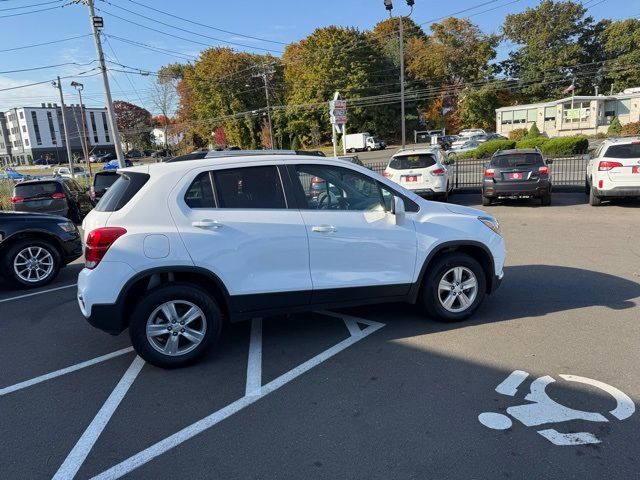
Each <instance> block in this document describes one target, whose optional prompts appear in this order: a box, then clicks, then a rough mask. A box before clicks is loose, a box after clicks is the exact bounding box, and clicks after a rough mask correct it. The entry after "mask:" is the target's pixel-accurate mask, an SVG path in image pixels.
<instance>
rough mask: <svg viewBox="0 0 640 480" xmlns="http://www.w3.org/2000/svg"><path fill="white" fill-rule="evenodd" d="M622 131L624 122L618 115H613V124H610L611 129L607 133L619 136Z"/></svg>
mask: <svg viewBox="0 0 640 480" xmlns="http://www.w3.org/2000/svg"><path fill="white" fill-rule="evenodd" d="M621 133H622V124H621V123H620V120H619V119H618V117H613V120H611V124H610V125H609V129H608V130H607V134H608V135H609V136H610V137H617V136H619V135H620V134H621Z"/></svg>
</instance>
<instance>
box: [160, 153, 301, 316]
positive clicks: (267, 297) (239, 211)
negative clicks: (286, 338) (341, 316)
mask: <svg viewBox="0 0 640 480" xmlns="http://www.w3.org/2000/svg"><path fill="white" fill-rule="evenodd" d="M196 173H197V175H196ZM285 174H286V171H285ZM194 175H195V176H194ZM192 177H193V180H192V181H188V182H185V183H184V184H181V185H182V186H181V187H179V189H178V191H177V193H176V195H177V198H170V199H169V208H170V209H171V212H172V215H173V217H174V219H175V221H176V224H177V227H178V230H179V232H180V236H181V237H182V239H183V241H184V244H185V246H186V248H187V251H188V252H189V255H190V256H191V258H192V260H193V263H194V264H195V266H197V267H202V268H204V269H206V270H209V271H210V272H213V273H214V274H215V275H217V276H218V277H219V278H220V280H221V281H222V282H223V283H224V285H225V287H226V288H227V290H228V291H229V294H230V295H231V297H232V298H231V300H232V302H233V306H234V308H235V309H236V310H237V311H240V312H243V313H246V312H251V311H255V310H265V309H271V308H282V307H290V306H298V305H306V304H308V303H309V301H310V297H311V277H310V274H309V247H308V241H307V233H306V230H305V226H304V222H303V221H302V216H301V214H300V211H299V210H298V209H296V208H293V207H292V206H290V205H289V202H288V200H287V198H286V197H285V194H284V189H283V185H282V178H281V172H280V169H279V168H278V167H276V166H273V165H268V166H235V165H234V167H233V168H220V169H216V170H212V171H209V170H202V171H200V172H199V173H198V172H194V173H193V174H192Z"/></svg>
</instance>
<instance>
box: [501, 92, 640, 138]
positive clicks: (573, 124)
mask: <svg viewBox="0 0 640 480" xmlns="http://www.w3.org/2000/svg"><path fill="white" fill-rule="evenodd" d="M614 117H618V119H619V120H620V123H621V124H622V125H625V124H627V123H632V122H638V121H640V87H638V88H628V89H626V90H624V91H623V92H621V93H618V94H615V95H594V96H583V95H580V96H578V95H576V96H575V97H573V98H572V97H566V98H562V99H560V100H553V101H551V102H544V103H532V104H529V105H514V106H511V107H502V108H498V109H497V110H496V132H497V133H500V134H502V135H508V134H509V132H510V131H512V130H515V129H517V128H526V129H529V128H531V125H533V123H536V125H537V126H538V130H540V132H543V133H545V134H547V135H548V136H549V137H566V136H569V135H578V134H583V135H594V134H596V133H606V132H607V130H608V128H609V125H610V124H611V121H612V120H613V118H614Z"/></svg>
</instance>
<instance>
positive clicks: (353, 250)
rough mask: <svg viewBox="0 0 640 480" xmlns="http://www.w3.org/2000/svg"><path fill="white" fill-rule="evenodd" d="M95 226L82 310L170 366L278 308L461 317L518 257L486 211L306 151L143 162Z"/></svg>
mask: <svg viewBox="0 0 640 480" xmlns="http://www.w3.org/2000/svg"><path fill="white" fill-rule="evenodd" d="M309 177H320V178H322V179H324V181H325V184H326V185H327V187H328V190H329V192H328V193H330V194H327V195H326V196H325V200H323V201H318V200H314V199H311V198H309V197H307V196H306V195H305V193H304V190H305V183H306V182H307V179H308V178H309ZM330 186H331V187H332V188H331V187H330ZM214 191H215V194H214ZM261 212H262V213H261ZM83 229H84V232H85V234H84V235H85V245H86V248H85V268H84V269H83V270H82V272H81V273H80V275H79V278H78V295H77V298H78V304H79V307H80V310H81V311H82V314H83V315H84V316H85V317H86V318H87V319H88V321H89V323H90V324H92V325H93V326H95V327H97V328H100V329H102V330H104V331H107V332H109V333H111V334H119V333H121V332H122V331H124V330H125V329H126V328H127V327H128V329H129V336H130V338H131V341H132V344H133V346H134V348H135V350H136V351H137V352H138V354H139V355H140V356H141V357H142V358H144V359H145V360H146V361H148V362H150V363H152V364H154V365H157V366H160V367H167V368H168V367H178V366H182V365H185V364H188V363H191V362H194V361H195V360H196V359H198V358H199V357H201V356H202V355H203V354H204V353H205V352H206V351H207V350H208V349H209V348H210V347H212V346H213V345H214V344H215V342H216V341H217V340H218V338H219V337H220V333H221V329H222V328H223V323H224V322H227V321H231V322H234V321H238V320H244V319H250V318H253V317H256V316H261V315H264V314H274V313H278V312H292V311H309V310H313V309H315V308H318V306H322V308H338V307H344V306H350V305H351V306H353V305H361V304H370V303H384V302H392V301H393V302H397V301H406V302H409V303H417V304H419V305H420V306H421V307H423V308H424V309H425V311H426V312H427V315H428V316H429V317H431V318H435V319H439V320H442V321H460V320H463V319H466V318H468V317H470V316H471V315H472V314H473V313H474V312H475V311H476V309H477V308H478V307H479V306H480V304H481V303H482V301H483V299H484V298H485V295H487V294H489V293H491V292H493V291H494V290H495V289H496V288H497V287H498V285H499V283H500V280H501V279H502V277H503V265H504V261H505V247H504V241H503V239H502V237H501V235H500V234H499V227H498V222H497V221H496V220H495V219H494V218H493V217H491V216H488V215H487V214H486V213H484V212H481V211H479V210H475V209H472V208H468V207H462V206H457V205H448V204H441V203H437V202H428V201H426V200H424V199H422V198H420V197H419V196H417V195H416V194H414V193H413V192H411V191H409V190H406V189H405V188H403V187H402V186H400V185H398V184H396V183H394V182H392V181H390V180H389V179H388V178H384V177H382V176H380V175H378V174H376V173H374V172H372V171H370V170H368V169H366V168H364V167H361V166H359V165H355V164H351V163H347V162H344V161H342V160H338V159H331V158H321V157H312V156H300V155H286V156H283V155H274V154H270V155H245V156H240V155H236V156H230V157H228V158H222V157H215V158H206V159H203V160H195V161H191V162H190V161H184V162H175V163H168V164H165V165H162V166H155V168H151V167H148V166H139V167H133V168H131V169H128V170H125V171H123V172H122V174H121V176H120V178H119V179H118V180H117V181H116V183H115V184H114V185H113V186H112V187H111V188H110V189H109V190H108V191H107V193H105V195H104V197H102V200H101V201H100V203H99V204H98V206H97V207H96V208H95V209H94V210H93V211H92V212H91V213H89V215H88V216H87V217H86V218H85V220H84V223H83ZM256 258H259V259H260V261H259V262H256V261H255V259H256ZM105 285H108V288H105Z"/></svg>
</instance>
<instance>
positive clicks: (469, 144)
mask: <svg viewBox="0 0 640 480" xmlns="http://www.w3.org/2000/svg"><path fill="white" fill-rule="evenodd" d="M457 143H458V140H456V141H455V142H453V145H455V144H457ZM479 146H480V142H478V140H476V139H475V138H474V139H471V140H467V141H466V142H464V143H462V144H460V145H458V146H457V147H455V148H451V150H449V151H448V152H447V155H448V156H449V157H451V156H453V155H458V154H459V153H464V152H470V151H471V150H475V149H476V148H478V147H479Z"/></svg>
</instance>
